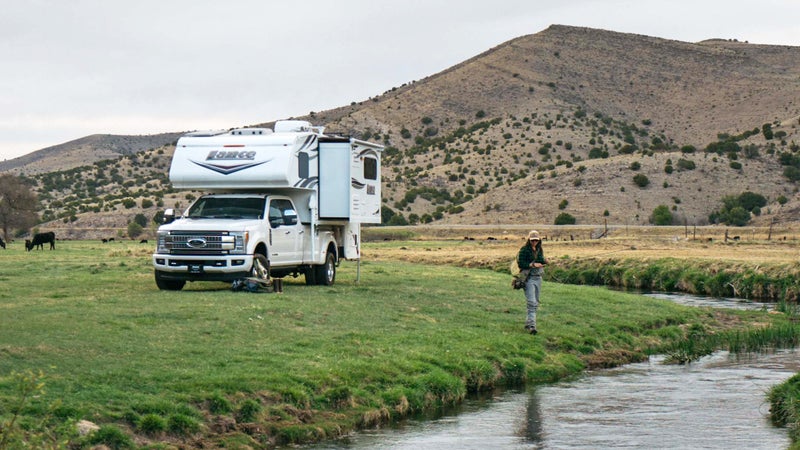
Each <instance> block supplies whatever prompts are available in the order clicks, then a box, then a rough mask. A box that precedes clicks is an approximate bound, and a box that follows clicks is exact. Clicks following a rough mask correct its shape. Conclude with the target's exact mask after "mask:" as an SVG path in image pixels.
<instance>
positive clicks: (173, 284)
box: [156, 272, 186, 291]
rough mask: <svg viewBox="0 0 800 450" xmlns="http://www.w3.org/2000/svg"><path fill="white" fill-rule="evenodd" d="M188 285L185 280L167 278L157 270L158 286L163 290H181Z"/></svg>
mask: <svg viewBox="0 0 800 450" xmlns="http://www.w3.org/2000/svg"><path fill="white" fill-rule="evenodd" d="M185 285H186V281H185V280H165V279H163V278H161V277H160V276H159V274H158V272H156V286H158V289H159V290H162V291H180V290H181V289H183V287H184V286H185Z"/></svg>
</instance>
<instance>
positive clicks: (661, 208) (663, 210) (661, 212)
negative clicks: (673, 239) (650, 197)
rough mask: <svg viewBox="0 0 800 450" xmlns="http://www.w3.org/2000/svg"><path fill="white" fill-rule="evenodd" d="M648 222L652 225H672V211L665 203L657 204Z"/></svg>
mask: <svg viewBox="0 0 800 450" xmlns="http://www.w3.org/2000/svg"><path fill="white" fill-rule="evenodd" d="M650 223H652V224H653V225H672V212H670V210H669V207H668V206H667V205H658V206H656V209H654V210H653V215H652V216H650Z"/></svg>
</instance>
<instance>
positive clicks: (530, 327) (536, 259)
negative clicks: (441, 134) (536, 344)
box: [517, 230, 547, 334]
mask: <svg viewBox="0 0 800 450" xmlns="http://www.w3.org/2000/svg"><path fill="white" fill-rule="evenodd" d="M545 264H547V260H546V259H545V258H544V252H543V251H542V240H541V238H539V232H538V231H536V230H532V231H531V232H530V233H528V240H527V242H526V243H525V245H523V246H522V248H520V249H519V253H517V266H519V269H520V271H525V270H527V271H529V272H528V276H527V278H525V288H524V290H525V299H526V300H527V303H528V317H527V319H526V320H525V330H526V331H527V332H529V333H530V334H536V333H538V331H537V330H536V310H537V309H538V308H539V293H540V292H541V290H542V274H543V273H544V266H545Z"/></svg>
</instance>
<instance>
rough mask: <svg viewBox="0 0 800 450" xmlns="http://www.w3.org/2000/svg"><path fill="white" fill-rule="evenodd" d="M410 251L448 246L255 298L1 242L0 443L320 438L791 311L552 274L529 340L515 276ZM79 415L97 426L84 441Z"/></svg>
mask: <svg viewBox="0 0 800 450" xmlns="http://www.w3.org/2000/svg"><path fill="white" fill-rule="evenodd" d="M451 243H452V244H453V245H455V242H451ZM473 244H477V243H473ZM425 245H428V248H430V250H425V247H424V246H425ZM433 245H434V246H436V247H438V246H439V245H440V244H437V243H434V244H433ZM441 245H445V243H443V244H441ZM414 246H419V248H420V249H421V250H420V253H431V254H433V253H440V254H446V253H448V252H447V251H442V252H439V251H434V250H435V249H434V248H433V247H431V244H430V243H428V244H425V243H419V242H416V241H413V240H406V241H398V242H385V241H381V242H376V243H372V244H365V248H364V254H365V260H364V261H363V262H362V263H361V266H360V277H359V280H358V281H356V272H357V268H356V263H354V262H343V263H342V265H341V266H340V267H339V272H338V274H337V283H336V285H335V286H333V287H310V286H305V284H304V282H303V279H302V278H298V279H287V280H285V282H284V293H282V294H271V293H269V294H268V293H262V294H254V293H247V292H232V291H231V290H230V289H229V285H228V284H223V283H192V284H189V285H187V287H186V288H185V289H184V290H183V291H181V292H162V291H159V290H158V289H157V288H156V286H155V283H154V280H153V274H152V267H151V261H150V253H151V252H152V248H150V246H148V245H145V244H138V243H134V242H125V241H123V242H119V241H118V242H113V243H108V244H102V243H100V242H99V241H91V242H90V241H59V242H58V243H57V248H56V250H54V251H49V250H45V251H33V252H25V251H23V249H22V247H21V245H19V244H16V243H15V244H12V245H11V246H10V247H9V249H7V250H5V251H3V250H0V283H1V284H2V286H3V289H2V291H0V426H2V427H3V428H0V436H2V439H4V440H5V441H6V442H5V444H4V443H3V441H2V440H0V448H3V449H4V448H15V447H14V443H17V444H18V443H20V442H23V441H25V442H28V443H41V445H42V446H49V447H50V448H68V447H72V448H76V447H78V448H80V447H88V446H90V445H92V444H104V445H107V446H108V447H110V448H132V447H142V448H178V447H200V446H224V447H227V448H270V447H273V446H276V445H285V444H292V443H300V442H309V441H315V440H321V439H326V438H332V437H335V436H338V435H341V434H342V433H346V432H349V431H351V430H354V429H359V428H363V427H371V426H376V425H379V424H383V423H386V422H387V421H390V420H393V419H397V418H400V417H404V416H406V415H409V414H412V413H416V412H422V411H430V410H432V409H435V408H437V407H440V406H442V405H444V404H450V403H455V402H458V401H460V400H462V399H463V398H464V397H465V396H466V395H468V394H469V393H470V392H478V391H485V390H491V389H494V388H498V387H503V386H510V385H520V384H523V383H540V382H551V381H554V380H558V379H561V378H564V377H568V376H571V375H574V374H576V373H578V372H580V371H581V370H583V369H585V368H587V367H605V366H614V365H618V364H622V363H625V362H629V361H637V360H641V359H643V358H645V357H646V356H647V355H649V354H652V353H656V352H659V351H664V350H665V349H669V348H671V347H672V346H674V345H675V344H676V343H678V342H681V341H685V340H686V338H687V336H689V334H690V333H691V334H692V335H693V336H696V335H698V334H703V335H714V334H718V333H726V332H728V331H729V330H748V329H764V328H767V327H771V326H775V327H782V326H785V325H786V324H787V323H790V321H789V318H788V317H787V316H785V315H775V314H766V313H765V312H733V311H711V310H705V309H694V308H686V307H681V306H677V305H674V304H672V303H670V302H667V301H662V300H656V299H650V298H646V297H642V296H638V295H634V294H627V293H622V292H614V291H609V290H606V289H604V288H595V287H585V286H574V285H566V284H558V283H545V287H544V294H543V304H542V307H541V310H540V317H539V323H540V334H539V335H537V336H531V335H529V334H527V333H525V332H524V330H523V327H522V326H523V322H524V315H525V302H524V300H523V295H522V293H521V292H520V291H513V290H511V288H510V286H509V284H510V283H509V282H510V277H509V275H508V274H507V273H502V272H501V271H497V270H486V269H485V268H470V267H463V266H464V265H463V264H461V267H459V264H447V263H437V264H436V265H432V264H421V263H419V262H418V261H413V262H406V261H399V260H390V259H389V258H388V257H387V256H386V254H387V253H389V250H388V249H390V248H391V249H392V250H391V251H397V252H403V251H404V250H401V248H402V247H405V248H406V249H408V248H410V247H414ZM514 252H515V251H512V255H511V257H512V258H513V253H514ZM378 255H380V256H378ZM508 259H509V255H508V254H505V255H504V257H503V260H504V261H506V262H507V261H508ZM479 267H485V266H479ZM794 328H796V327H794ZM22 397H24V399H25V401H24V404H21V403H20V398H22ZM82 420H83V421H89V422H92V423H93V424H96V425H98V426H99V427H100V429H99V430H97V431H94V432H92V433H90V434H88V435H86V436H79V435H78V432H77V427H76V424H77V423H78V422H79V421H82ZM9 443H10V444H9ZM4 445H6V447H4ZM59 446H61V447H59Z"/></svg>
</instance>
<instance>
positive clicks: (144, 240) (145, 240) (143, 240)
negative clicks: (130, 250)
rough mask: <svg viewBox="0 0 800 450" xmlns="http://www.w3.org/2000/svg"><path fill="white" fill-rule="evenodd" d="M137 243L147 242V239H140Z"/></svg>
mask: <svg viewBox="0 0 800 450" xmlns="http://www.w3.org/2000/svg"><path fill="white" fill-rule="evenodd" d="M139 243H140V244H147V239H142V240H141V241H139Z"/></svg>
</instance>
